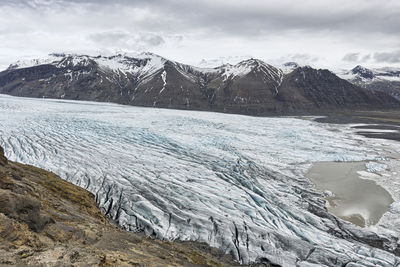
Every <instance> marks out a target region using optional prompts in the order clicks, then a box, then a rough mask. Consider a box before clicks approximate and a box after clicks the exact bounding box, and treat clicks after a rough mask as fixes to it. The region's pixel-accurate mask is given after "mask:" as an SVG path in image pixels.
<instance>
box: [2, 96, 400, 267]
mask: <svg viewBox="0 0 400 267" xmlns="http://www.w3.org/2000/svg"><path fill="white" fill-rule="evenodd" d="M346 127H347V126H339V125H336V126H335V127H332V125H330V124H320V123H316V122H313V121H312V120H305V119H298V118H292V117H285V118H282V117H279V118H277V117H275V118H274V117H268V118H260V117H249V116H242V115H230V114H220V113H210V112H197V111H181V110H167V109H154V108H142V107H132V106H121V105H117V104H110V103H94V102H84V101H64V100H50V99H29V98H16V97H10V96H4V95H0V145H1V146H3V147H4V148H5V152H6V155H7V157H9V159H10V160H13V161H18V162H22V163H26V164H32V165H35V166H38V167H41V168H45V169H47V170H50V171H53V172H55V173H57V174H58V175H60V176H61V177H62V178H63V179H65V180H67V181H70V182H72V183H74V184H76V185H78V186H81V187H83V188H86V189H87V190H88V191H90V192H92V193H93V194H94V195H95V200H96V202H97V204H98V205H99V207H100V208H101V209H102V211H103V212H104V213H105V214H106V215H107V216H108V217H110V218H111V219H113V220H115V221H116V222H117V223H118V224H119V225H120V226H121V227H123V228H124V229H126V230H129V231H145V233H146V234H147V235H149V236H151V237H154V238H160V239H164V240H183V241H189V240H190V241H198V242H205V243H207V244H209V245H211V246H213V247H217V248H219V249H221V250H222V251H224V252H226V253H230V254H232V255H233V256H234V257H235V258H236V259H237V260H238V261H239V262H241V263H250V262H254V261H264V262H271V263H274V264H278V265H281V266H348V267H350V266H353V267H354V266H399V264H400V258H399V257H398V256H396V255H398V254H399V251H400V249H399V247H400V244H399V235H398V232H397V231H396V230H393V229H386V230H385V231H383V230H382V229H380V228H379V227H376V229H375V228H374V229H367V228H366V229H362V228H359V227H357V226H355V225H352V224H351V223H348V222H345V221H342V220H340V219H338V218H336V217H334V216H333V215H331V214H329V213H328V212H327V210H326V208H325V201H324V199H323V194H322V193H321V192H317V191H315V189H314V188H313V185H312V184H311V183H310V182H309V181H308V180H307V179H306V178H304V174H305V172H306V171H307V169H308V168H309V167H310V166H311V164H312V162H316V161H361V160H369V161H374V160H380V159H382V151H381V150H378V149H375V148H374V147H373V146H369V145H367V142H368V141H366V138H364V137H361V136H358V137H355V136H354V133H353V132H352V131H349V130H348V129H347V128H346ZM341 129H343V130H341ZM396 205H397V204H394V205H393V207H397V206H396ZM392 210H394V211H395V210H396V209H395V208H393V209H392ZM381 230H382V231H381ZM393 251H395V252H396V253H392V252H393Z"/></svg>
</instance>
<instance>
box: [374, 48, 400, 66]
mask: <svg viewBox="0 0 400 267" xmlns="http://www.w3.org/2000/svg"><path fill="white" fill-rule="evenodd" d="M373 57H374V60H375V61H376V62H383V63H400V50H396V51H391V52H376V53H374V56H373Z"/></svg>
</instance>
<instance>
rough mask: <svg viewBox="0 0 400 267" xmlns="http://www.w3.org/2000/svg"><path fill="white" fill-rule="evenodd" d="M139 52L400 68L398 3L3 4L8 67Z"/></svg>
mask: <svg viewBox="0 0 400 267" xmlns="http://www.w3.org/2000/svg"><path fill="white" fill-rule="evenodd" d="M140 51H150V52H154V53H157V54H160V55H162V56H164V57H166V58H169V59H173V60H177V61H180V62H183V63H188V64H197V63H198V62H200V61H201V60H202V59H207V60H211V59H218V58H219V59H220V58H230V60H231V61H235V60H238V59H240V58H246V57H254V58H259V59H262V60H265V61H267V62H269V63H272V64H279V63H283V62H286V61H296V62H299V63H301V64H308V65H311V66H314V67H321V68H325V67H327V68H342V67H343V68H347V67H353V66H355V65H357V64H361V65H364V66H367V67H376V66H399V67H400V1H399V0H352V1H348V0H335V1H325V0H302V1H298V0H276V1H275V0H268V1H267V0H194V1H190V0H138V1H136V0H132V1H129V0H114V1H111V0H109V1H108V0H69V1H67V0H0V67H1V68H4V67H6V66H8V65H9V64H10V63H12V62H13V61H15V60H17V59H21V58H37V57H43V56H45V55H47V54H49V53H52V52H67V53H78V54H80V53H85V54H90V55H98V54H112V53H117V52H140ZM220 61H222V59H220Z"/></svg>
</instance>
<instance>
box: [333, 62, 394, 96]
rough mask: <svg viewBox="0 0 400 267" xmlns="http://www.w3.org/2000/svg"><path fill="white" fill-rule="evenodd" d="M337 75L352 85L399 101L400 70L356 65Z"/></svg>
mask: <svg viewBox="0 0 400 267" xmlns="http://www.w3.org/2000/svg"><path fill="white" fill-rule="evenodd" d="M337 74H338V76H339V77H341V78H343V79H346V80H348V81H350V82H351V83H353V84H356V85H358V86H361V87H363V88H367V89H369V90H372V91H378V92H384V93H386V94H389V95H391V96H393V97H395V98H397V99H398V100H400V68H393V67H385V68H376V69H368V68H365V67H363V66H360V65H358V66H356V67H354V68H353V69H351V70H340V71H338V72H337Z"/></svg>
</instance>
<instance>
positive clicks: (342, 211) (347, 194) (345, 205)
mask: <svg viewBox="0 0 400 267" xmlns="http://www.w3.org/2000/svg"><path fill="white" fill-rule="evenodd" d="M365 169H366V167H365V162H317V163H314V164H313V166H312V167H311V169H310V170H309V171H308V173H307V174H306V176H307V177H308V178H310V179H311V181H312V182H313V183H314V184H315V185H316V187H317V189H319V190H321V191H324V190H327V192H329V193H331V194H329V193H328V195H327V196H326V197H327V200H328V202H329V207H328V210H329V211H330V212H332V213H333V214H335V215H336V216H338V217H340V218H342V219H344V220H347V221H350V222H352V223H354V224H357V225H359V226H361V227H365V226H369V225H374V224H376V223H378V222H379V220H380V218H381V217H382V215H383V214H384V213H385V212H387V211H388V210H389V207H390V205H391V204H392V203H393V198H392V196H391V195H390V194H389V192H387V191H386V190H385V189H384V188H383V187H382V186H380V185H377V184H376V183H375V182H374V181H371V180H366V179H362V178H360V177H359V174H358V173H357V172H359V171H364V170H365Z"/></svg>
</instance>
